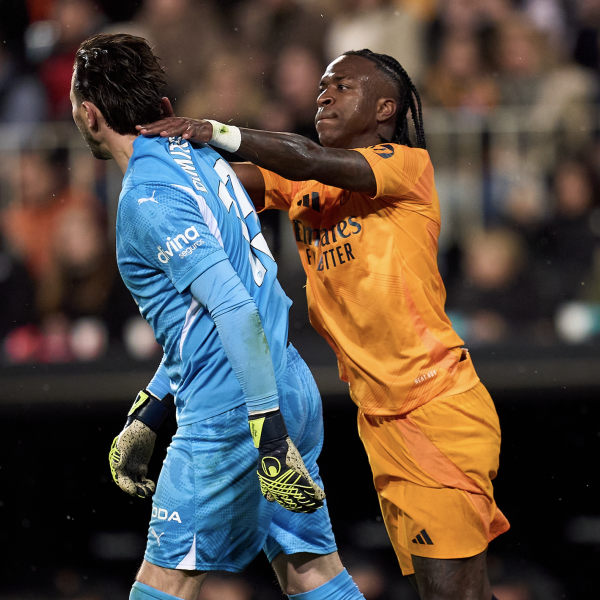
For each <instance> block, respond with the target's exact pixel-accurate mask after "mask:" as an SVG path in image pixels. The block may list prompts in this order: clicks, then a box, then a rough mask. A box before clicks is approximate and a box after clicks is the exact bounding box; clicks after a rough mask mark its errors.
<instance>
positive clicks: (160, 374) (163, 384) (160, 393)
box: [148, 355, 173, 400]
mask: <svg viewBox="0 0 600 600" xmlns="http://www.w3.org/2000/svg"><path fill="white" fill-rule="evenodd" d="M165 359H166V356H164V355H163V358H162V360H161V361H160V365H159V367H158V369H157V370H156V373H155V374H154V377H153V378H152V380H151V381H150V383H149V384H148V391H150V392H152V393H153V394H154V395H155V396H156V397H157V398H159V399H160V400H162V399H163V398H164V397H165V396H166V395H167V394H172V393H173V390H171V380H170V379H169V375H168V374H167V368H166V366H165Z"/></svg>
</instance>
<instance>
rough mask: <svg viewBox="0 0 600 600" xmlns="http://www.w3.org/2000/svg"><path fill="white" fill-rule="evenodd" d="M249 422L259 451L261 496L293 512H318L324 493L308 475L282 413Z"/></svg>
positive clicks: (252, 418) (268, 414)
mask: <svg viewBox="0 0 600 600" xmlns="http://www.w3.org/2000/svg"><path fill="white" fill-rule="evenodd" d="M249 422H250V432H251V433H252V439H253V440H254V445H255V446H256V447H257V448H258V470H257V473H258V480H259V482H260V491H261V492H262V494H263V496H264V497H265V498H266V499H267V500H268V501H269V502H273V501H275V502H277V503H278V504H280V505H281V506H283V508H286V509H287V510H289V511H292V512H297V513H313V512H315V511H316V510H317V509H319V508H321V506H323V499H324V498H325V492H324V491H323V490H322V489H321V488H320V487H319V486H318V485H317V484H316V483H315V482H314V481H313V480H312V478H311V476H310V475H309V473H308V470H307V468H306V466H305V465H304V461H303V460H302V457H301V456H300V452H298V449H297V448H296V446H295V445H294V442H292V440H291V439H290V436H289V435H288V433H287V429H286V426H285V422H284V420H283V415H282V414H281V412H280V411H279V410H276V411H272V412H267V413H261V414H254V415H250V417H249Z"/></svg>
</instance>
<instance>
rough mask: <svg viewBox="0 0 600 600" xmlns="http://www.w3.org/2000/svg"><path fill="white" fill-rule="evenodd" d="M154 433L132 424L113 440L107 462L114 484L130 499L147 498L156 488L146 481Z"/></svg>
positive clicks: (133, 422) (144, 427) (145, 427)
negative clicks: (130, 497)
mask: <svg viewBox="0 0 600 600" xmlns="http://www.w3.org/2000/svg"><path fill="white" fill-rule="evenodd" d="M155 441H156V433H154V431H152V429H150V427H148V426H147V425H146V424H144V423H142V422H141V421H138V420H137V419H136V420H134V421H132V423H131V424H130V425H128V426H127V427H125V429H123V431H122V432H121V433H120V434H119V435H118V436H117V437H116V438H115V439H114V441H113V443H112V447H111V449H110V453H109V455H108V461H109V463H110V472H111V473H112V477H113V479H114V481H115V483H116V484H117V485H118V486H119V487H120V488H121V489H122V490H123V491H124V492H127V493H128V494H130V495H131V496H139V497H140V498H150V497H151V496H152V495H153V494H154V491H155V489H156V486H155V485H154V482H153V481H151V480H150V479H147V478H146V475H147V473H148V463H149V462H150V457H151V456H152V451H153V450H154V442H155Z"/></svg>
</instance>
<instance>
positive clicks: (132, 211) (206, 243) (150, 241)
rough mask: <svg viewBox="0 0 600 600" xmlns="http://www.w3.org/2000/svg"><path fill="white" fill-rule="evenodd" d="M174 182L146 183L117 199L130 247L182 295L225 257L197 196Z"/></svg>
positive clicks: (225, 258)
mask: <svg viewBox="0 0 600 600" xmlns="http://www.w3.org/2000/svg"><path fill="white" fill-rule="evenodd" d="M177 187H178V186H175V185H165V184H161V183H152V182H150V183H145V184H141V185H138V186H136V187H135V189H134V190H132V191H131V192H130V193H129V194H127V196H126V197H125V198H124V199H123V200H122V201H121V202H122V203H123V204H124V210H125V211H126V212H125V215H126V217H125V219H123V220H122V222H123V223H125V227H123V229H124V231H122V232H121V234H122V235H124V236H125V238H126V240H127V243H128V244H129V246H130V248H131V249H132V250H133V251H135V252H137V253H138V254H139V255H141V256H143V257H144V259H145V260H146V261H148V262H150V263H151V264H153V265H154V266H155V267H157V268H158V269H160V270H161V271H163V272H164V273H165V275H166V276H167V277H168V278H169V279H170V280H171V282H172V284H173V285H174V287H175V289H176V290H177V291H178V292H179V293H181V292H183V291H184V290H185V289H186V288H188V287H189V285H190V284H191V283H192V281H194V280H195V279H196V278H197V277H198V276H199V275H201V274H202V273H203V272H204V271H205V270H206V269H208V268H210V267H211V266H212V265H214V264H216V263H218V262H220V261H223V260H227V254H226V253H225V251H224V249H223V246H222V243H221V242H220V240H219V239H217V238H216V237H215V236H214V235H213V233H212V232H211V222H210V215H207V216H208V217H209V218H208V222H207V220H205V218H204V216H203V214H202V211H201V210H199V208H200V209H202V206H200V207H199V205H198V202H197V200H196V199H195V198H194V197H193V196H191V195H190V194H189V193H186V191H184V190H180V189H177Z"/></svg>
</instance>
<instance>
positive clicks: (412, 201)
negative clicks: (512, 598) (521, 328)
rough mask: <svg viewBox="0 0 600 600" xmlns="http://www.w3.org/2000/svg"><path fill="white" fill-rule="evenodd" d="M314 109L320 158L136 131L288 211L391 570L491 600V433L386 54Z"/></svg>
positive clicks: (407, 105)
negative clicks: (375, 502) (351, 409)
mask: <svg viewBox="0 0 600 600" xmlns="http://www.w3.org/2000/svg"><path fill="white" fill-rule="evenodd" d="M317 106H318V110H317V115H316V128H317V132H318V134H319V140H320V142H321V144H322V146H323V147H321V146H319V145H317V144H315V143H313V142H311V141H309V140H308V139H306V138H304V137H301V136H297V135H293V134H288V133H272V132H266V131H256V130H250V129H242V128H237V127H233V126H230V125H223V124H221V123H217V122H214V121H202V120H195V119H188V118H177V117H170V118H166V119H163V120H162V121H158V122H157V123H153V124H151V125H145V126H143V127H139V129H140V131H141V133H142V134H144V135H159V134H160V135H162V136H177V135H183V137H184V138H186V139H189V140H191V141H194V142H200V143H210V144H212V145H215V146H218V147H221V148H224V149H226V150H229V151H232V152H236V153H237V154H238V155H240V156H242V157H243V158H244V159H246V160H249V161H251V162H252V163H254V164H250V163H240V164H234V165H233V166H234V169H235V171H236V173H237V175H238V177H239V178H240V179H241V181H242V183H243V184H244V186H245V187H246V189H247V191H248V193H249V194H250V196H251V198H252V200H253V201H254V203H255V204H256V206H257V207H259V208H261V207H264V208H265V209H270V208H276V209H279V210H285V211H288V214H289V218H290V221H291V223H292V227H293V232H294V235H295V238H296V242H297V245H298V250H299V252H300V258H301V260H302V264H303V266H304V269H305V271H306V274H307V279H308V282H307V296H308V307H309V313H310V320H311V323H312V325H313V326H314V327H315V329H316V330H317V331H318V332H319V333H320V334H321V335H322V336H323V337H324V338H325V339H326V340H327V341H328V342H329V344H330V345H331V346H332V348H333V349H334V351H335V352H336V355H337V357H338V363H339V371H340V377H341V378H342V379H343V380H344V381H347V382H348V383H349V384H350V395H351V397H352V400H353V401H354V402H355V403H356V404H357V406H358V430H359V434H360V437H361V440H362V441H363V443H364V446H365V449H366V451H367V454H368V457H369V461H370V464H371V468H372V470H373V478H374V483H375V487H376V489H377V493H378V495H379V500H380V504H381V510H382V514H383V518H384V521H385V524H386V527H387V530H388V533H389V535H390V538H391V541H392V544H393V546H394V549H395V551H396V554H397V556H398V560H399V562H400V566H401V569H402V572H403V573H404V574H405V575H409V576H411V581H412V582H413V583H414V584H415V586H416V587H417V589H418V591H419V594H420V596H421V598H422V599H423V600H434V599H435V600H467V599H468V600H490V599H493V596H492V592H491V589H490V584H489V580H488V576H487V570H486V551H487V546H488V543H489V542H490V541H491V540H492V539H494V538H495V537H496V536H498V535H500V534H501V533H503V532H505V531H506V530H507V529H508V527H509V524H508V521H507V520H506V518H505V517H504V515H503V514H502V512H501V511H500V510H499V509H498V508H497V506H496V503H495V501H494V497H493V487H492V479H494V477H495V476H496V472H497V469H498V462H499V460H498V459H499V452H500V426H499V422H498V417H497V414H496V410H495V407H494V404H493V402H492V399H491V398H490V396H489V394H488V392H487V390H486V389H485V387H484V386H483V384H482V383H481V382H480V381H479V378H478V377H477V374H476V372H475V369H474V367H473V364H472V362H471V359H470V356H469V354H468V352H467V351H466V350H464V349H462V348H461V347H462V344H463V341H462V340H461V339H460V337H459V336H458V335H457V334H456V333H455V332H454V330H453V329H452V325H451V323H450V320H449V319H448V317H447V316H446V314H445V312H444V303H445V299H446V293H445V289H444V285H443V283H442V280H441V277H440V274H439V271H438V267H437V239H438V235H439V232H440V209H439V202H438V196H437V192H436V189H435V184H434V177H433V166H432V163H431V160H430V158H429V154H428V153H427V151H426V149H425V147H426V145H425V134H424V130H423V120H422V114H421V103H420V99H419V95H418V92H417V90H416V88H415V87H414V85H413V84H412V82H411V80H410V78H409V77H408V75H407V74H406V72H405V71H404V69H403V68H402V67H401V65H400V64H399V63H398V62H397V61H396V60H395V59H393V58H392V57H389V56H387V55H382V54H376V53H374V52H371V51H369V50H360V51H352V52H347V53H346V54H344V55H342V56H341V57H339V58H338V59H336V60H335V61H333V62H332V63H331V64H330V65H329V66H328V67H327V70H326V72H325V74H324V75H323V78H322V80H321V83H320V93H319V96H318V98H317ZM409 111H410V114H411V117H412V121H413V123H414V127H415V132H416V144H413V142H412V141H411V139H410V136H409V128H408V112H409Z"/></svg>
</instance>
